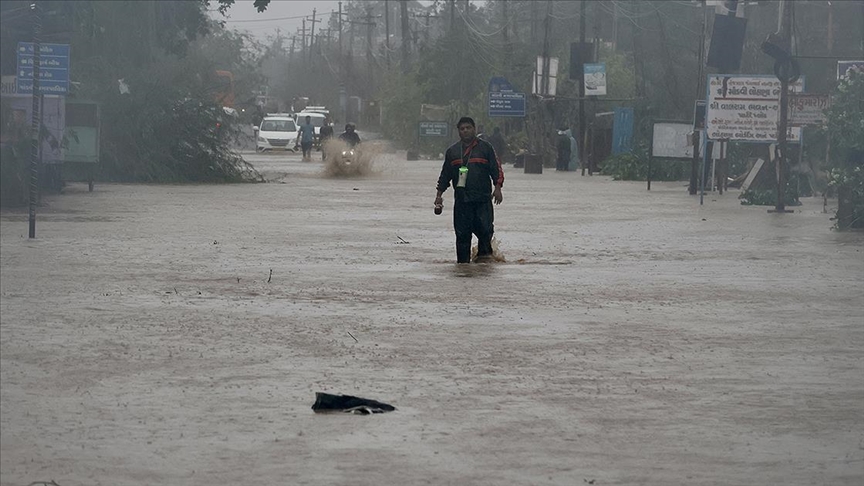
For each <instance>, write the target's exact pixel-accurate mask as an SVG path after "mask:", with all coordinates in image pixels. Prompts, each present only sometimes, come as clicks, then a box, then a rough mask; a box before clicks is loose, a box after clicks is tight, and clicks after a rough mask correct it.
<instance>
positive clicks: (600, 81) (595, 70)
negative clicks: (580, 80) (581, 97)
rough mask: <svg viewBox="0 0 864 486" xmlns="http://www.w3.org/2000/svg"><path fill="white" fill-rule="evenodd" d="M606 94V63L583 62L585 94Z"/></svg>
mask: <svg viewBox="0 0 864 486" xmlns="http://www.w3.org/2000/svg"><path fill="white" fill-rule="evenodd" d="M605 94H606V63H605V62H598V63H595V64H585V96H604V95H605Z"/></svg>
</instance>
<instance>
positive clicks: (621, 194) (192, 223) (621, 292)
mask: <svg viewBox="0 0 864 486" xmlns="http://www.w3.org/2000/svg"><path fill="white" fill-rule="evenodd" d="M249 159H250V160H251V162H252V163H253V164H254V165H255V166H256V168H258V169H259V170H261V171H262V173H264V175H265V177H267V178H268V179H269V180H271V181H273V182H271V183H268V184H246V185H228V186H202V185H187V186H146V185H99V184H97V186H96V191H95V192H94V193H92V194H90V193H87V192H86V187H83V186H72V187H71V188H70V190H69V191H67V194H65V195H62V196H59V197H51V198H47V200H46V204H47V206H46V207H44V208H41V209H40V213H39V225H38V228H37V234H38V236H39V238H38V239H37V240H36V241H29V240H28V239H27V238H26V235H27V224H26V211H24V212H18V211H12V212H10V211H4V212H3V213H2V214H0V216H2V217H0V245H2V251H0V273H2V279H0V294H2V306H0V311H2V319H0V380H2V387H0V412H2V413H0V432H2V433H0V472H2V475H0V484H3V485H7V484H8V485H13V484H14V485H17V484H29V483H30V482H32V481H43V480H46V481H47V480H49V479H55V480H56V481H57V482H58V483H59V484H62V485H68V484H202V485H205V484H206V485H212V484H251V483H253V482H268V483H275V482H278V483H279V484H349V483H350V484H423V483H429V484H481V485H482V484H486V485H500V484H537V485H545V484H550V485H551V484H584V483H585V481H591V480H595V481H596V482H595V484H681V485H692V484H706V485H707V484H712V485H713V484H832V485H835V484H850V485H853V484H854V485H859V484H861V481H862V476H864V472H862V471H864V469H862V467H864V413H862V412H864V405H862V404H864V354H862V349H864V325H862V299H861V296H862V294H864V258H862V251H864V235H861V234H840V233H836V232H832V231H829V230H828V228H829V227H830V225H831V222H830V221H829V220H828V215H825V214H822V213H821V201H816V200H812V201H810V200H808V201H805V204H804V206H802V207H800V208H796V211H797V212H796V213H794V214H789V215H773V214H768V213H767V212H766V211H765V208H755V207H742V206H740V205H738V203H737V201H736V199H735V196H736V194H735V193H734V192H733V193H731V194H728V195H724V196H722V197H721V196H716V195H715V196H709V197H707V198H706V204H705V206H704V207H703V208H700V207H699V206H698V200H697V199H695V198H691V197H689V196H687V195H686V188H684V187H683V186H682V185H680V184H656V185H654V187H653V188H652V189H653V190H652V191H651V192H650V193H648V192H646V191H645V190H644V185H643V184H641V183H626V182H612V181H609V180H607V179H605V178H603V177H593V178H588V177H580V176H579V175H578V174H570V173H564V174H562V173H555V172H552V173H545V174H542V175H527V174H522V173H519V172H518V171H515V170H514V169H512V168H511V167H509V166H508V167H505V172H506V176H507V179H506V182H505V186H504V203H503V204H502V205H501V206H496V213H495V224H496V236H497V239H498V241H499V243H500V251H501V252H503V254H505V255H506V260H507V262H506V263H497V264H484V265H455V264H453V263H452V261H453V260H455V249H454V237H453V233H452V228H451V225H452V218H451V216H450V211H451V210H452V199H450V198H452V194H451V193H450V192H449V191H448V192H447V193H446V194H445V203H446V204H445V213H444V214H443V215H441V216H435V215H434V214H433V212H432V201H433V199H434V195H435V194H434V185H435V180H436V177H437V174H438V170H439V168H440V163H439V162H438V161H414V162H407V161H405V160H404V159H403V158H401V157H398V156H395V155H387V154H382V155H381V156H380V157H379V159H376V160H375V162H374V164H373V165H374V168H375V169H374V170H373V171H372V173H371V174H370V175H369V176H366V177H361V178H351V179H341V178H337V179H334V178H328V177H325V176H324V175H323V173H322V171H323V166H324V164H323V163H321V162H311V163H304V162H300V161H299V156H294V155H262V156H258V155H250V156H249ZM271 270H272V274H271ZM268 279H269V282H268ZM349 332H350V334H349ZM352 335H353V338H352ZM355 339H356V340H355ZM316 391H325V392H330V393H347V394H352V395H358V396H362V397H366V398H372V399H377V400H381V401H384V402H387V403H391V404H393V405H395V406H396V407H397V408H398V410H397V411H396V412H393V413H389V414H385V415H383V416H373V417H360V416H338V415H337V416H332V415H331V416H320V415H315V414H314V413H313V412H312V411H311V409H310V407H311V405H312V403H313V401H314V397H315V392H316Z"/></svg>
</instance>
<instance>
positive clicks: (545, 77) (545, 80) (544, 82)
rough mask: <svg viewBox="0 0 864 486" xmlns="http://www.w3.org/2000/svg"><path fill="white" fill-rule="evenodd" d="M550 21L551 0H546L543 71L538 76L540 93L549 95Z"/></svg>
mask: <svg viewBox="0 0 864 486" xmlns="http://www.w3.org/2000/svg"><path fill="white" fill-rule="evenodd" d="M551 23H552V0H546V18H545V19H544V20H543V72H542V73H541V78H540V86H539V88H540V94H541V95H544V96H548V95H549V26H550V24H551Z"/></svg>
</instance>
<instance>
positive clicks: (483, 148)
mask: <svg viewBox="0 0 864 486" xmlns="http://www.w3.org/2000/svg"><path fill="white" fill-rule="evenodd" d="M462 166H466V167H468V176H467V178H466V183H465V187H456V185H457V183H458V181H459V169H460V167H462ZM493 182H494V184H495V185H497V186H503V185H504V171H503V169H502V168H501V162H500V161H499V160H498V157H497V156H496V155H495V149H494V148H492V145H491V144H490V143H489V142H487V141H485V140H481V139H479V138H475V139H474V140H473V141H472V142H471V143H470V144H468V145H465V144H463V143H462V142H461V141H460V142H457V143H455V144H453V145H452V146H450V148H448V149H447V152H446V154H445V155H444V165H443V166H442V167H441V174H440V175H439V176H438V186H437V189H438V190H439V191H441V192H444V191H446V190H447V188H448V187H449V186H451V185H452V186H453V192H454V196H453V199H454V201H455V204H454V205H453V229H454V230H455V231H456V261H457V262H458V263H468V262H469V261H470V260H471V235H472V234H474V235H477V240H478V246H477V256H478V257H483V256H491V255H492V235H493V234H494V225H493V222H494V217H495V213H494V210H493V208H492V184H493Z"/></svg>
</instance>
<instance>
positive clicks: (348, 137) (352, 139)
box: [339, 132, 360, 148]
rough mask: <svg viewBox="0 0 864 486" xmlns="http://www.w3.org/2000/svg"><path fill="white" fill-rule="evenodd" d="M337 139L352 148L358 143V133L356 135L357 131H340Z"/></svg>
mask: <svg viewBox="0 0 864 486" xmlns="http://www.w3.org/2000/svg"><path fill="white" fill-rule="evenodd" d="M339 140H342V141H343V142H345V143H347V144H348V146H349V147H351V148H354V147H356V146H357V145H358V144H359V143H360V135H357V132H342V135H339Z"/></svg>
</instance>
